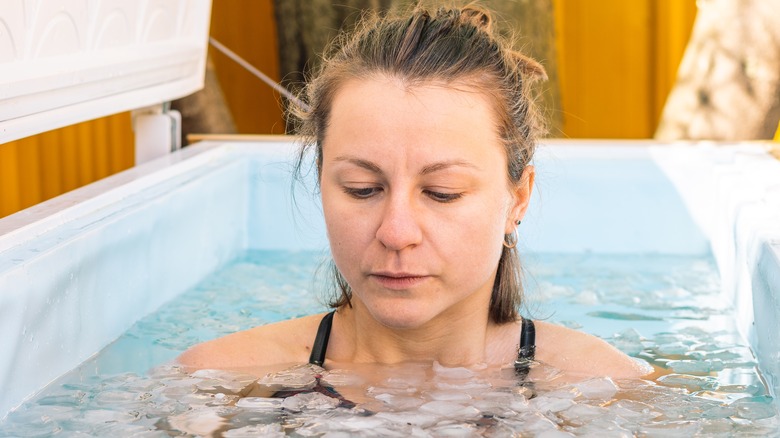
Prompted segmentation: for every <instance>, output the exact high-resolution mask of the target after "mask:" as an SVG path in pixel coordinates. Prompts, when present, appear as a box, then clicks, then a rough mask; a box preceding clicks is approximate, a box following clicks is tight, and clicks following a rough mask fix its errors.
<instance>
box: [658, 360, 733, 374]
mask: <svg viewBox="0 0 780 438" xmlns="http://www.w3.org/2000/svg"><path fill="white" fill-rule="evenodd" d="M666 366H667V367H669V368H671V369H672V371H674V372H675V373H694V374H697V373H709V372H711V371H722V370H723V362H721V360H720V359H712V360H710V359H705V360H670V361H669V362H667V363H666Z"/></svg>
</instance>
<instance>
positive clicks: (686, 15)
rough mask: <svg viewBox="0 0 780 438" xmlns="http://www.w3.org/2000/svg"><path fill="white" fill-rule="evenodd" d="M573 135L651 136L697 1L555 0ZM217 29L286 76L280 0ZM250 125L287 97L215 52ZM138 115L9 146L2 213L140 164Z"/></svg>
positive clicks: (269, 116) (230, 95) (262, 2)
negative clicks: (279, 37)
mask: <svg viewBox="0 0 780 438" xmlns="http://www.w3.org/2000/svg"><path fill="white" fill-rule="evenodd" d="M553 3H554V6H555V15H556V26H557V32H558V35H557V48H558V61H559V69H560V71H559V74H560V87H561V95H562V106H563V108H564V115H563V116H564V125H563V132H562V133H561V135H562V136H564V137H570V138H594V137H595V138H598V137H600V138H649V137H652V135H653V132H654V130H655V126H656V125H657V122H658V118H659V115H660V113H661V109H662V107H663V103H664V100H665V99H666V95H667V94H668V92H669V90H670V89H671V86H672V84H673V83H674V78H675V76H676V71H677V66H678V64H679V62H680V59H681V58H682V54H683V51H684V49H685V45H686V44H687V41H688V37H689V36H690V31H691V27H692V24H693V20H694V17H695V14H696V6H695V0H630V1H626V0H599V1H592V0H553ZM211 26H212V29H211V33H212V35H213V36H214V37H215V38H217V39H219V40H220V41H221V42H222V43H224V44H226V45H227V46H228V47H230V48H231V49H232V50H234V51H235V52H236V53H238V54H239V55H241V56H242V57H245V59H247V60H248V61H250V62H251V63H252V64H253V65H255V66H256V67H258V68H259V69H260V70H262V71H263V72H265V73H266V74H268V75H269V76H271V77H272V78H274V79H276V80H278V79H279V77H278V76H279V74H278V61H277V59H278V52H277V50H278V49H277V47H276V28H275V23H274V20H273V2H272V0H251V1H249V0H245V1H241V2H237V1H217V2H214V4H213V10H212V23H211ZM210 55H211V56H212V58H213V60H214V64H215V68H216V70H217V76H218V78H219V80H220V83H221V84H222V87H223V92H224V94H225V97H226V100H227V102H228V106H229V107H230V109H231V112H232V113H233V116H234V118H235V122H236V126H237V128H238V130H239V132H242V133H276V134H279V133H282V132H283V131H284V123H283V119H282V114H281V112H280V109H279V105H278V100H279V97H278V95H276V94H275V93H273V92H272V91H271V89H270V88H269V87H267V86H266V85H265V84H263V83H261V82H260V81H259V80H258V79H256V78H255V77H253V76H251V75H250V74H249V73H248V72H246V71H244V70H242V69H241V68H240V67H238V66H237V65H235V64H234V63H233V62H232V61H230V60H229V59H227V58H225V57H224V56H222V55H221V54H219V53H216V52H214V51H213V50H211V51H210ZM133 157H134V150H133V133H132V126H131V121H130V114H129V113H123V114H118V115H115V116H111V117H107V118H104V119H99V120H94V121H90V122H85V123H81V124H79V125H74V126H71V127H67V128H63V129H59V130H55V131H51V132H47V133H44V134H40V135H37V136H34V137H30V138H27V139H23V140H19V141H14V142H10V143H6V144H2V145H0V217H2V216H6V215H8V214H11V213H13V212H16V211H18V210H21V209H23V208H26V207H29V206H31V205H34V204H36V203H38V202H41V201H44V200H46V199H48V198H51V197H53V196H56V195H58V194H60V193H64V192H66V191H69V190H72V189H74V188H76V187H79V186H82V185H84V184H87V183H89V182H92V181H95V180H97V179H100V178H103V177H105V176H108V175H110V174H112V173H115V172H118V171H121V170H123V169H127V168H129V167H131V166H132V165H133V159H134V158H133Z"/></svg>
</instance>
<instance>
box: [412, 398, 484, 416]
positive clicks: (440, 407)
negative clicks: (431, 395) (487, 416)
mask: <svg viewBox="0 0 780 438" xmlns="http://www.w3.org/2000/svg"><path fill="white" fill-rule="evenodd" d="M420 411H422V412H427V413H430V414H435V415H439V416H441V417H444V418H459V419H461V420H468V419H470V418H476V417H479V416H480V412H479V410H478V409H477V408H475V407H473V406H465V405H462V404H459V403H453V402H448V401H431V402H428V403H425V404H423V405H422V406H420Z"/></svg>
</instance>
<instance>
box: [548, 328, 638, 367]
mask: <svg viewBox="0 0 780 438" xmlns="http://www.w3.org/2000/svg"><path fill="white" fill-rule="evenodd" d="M534 325H535V326H536V359H537V360H539V361H540V362H544V363H547V364H549V365H551V366H553V367H555V368H558V369H560V370H562V371H565V372H567V373H572V374H575V375H581V376H609V377H612V378H615V379H635V378H640V377H642V376H645V375H647V374H649V373H650V372H651V371H652V369H650V368H648V367H647V365H646V364H642V363H641V362H638V361H636V360H634V359H632V358H631V357H629V356H628V355H626V354H625V353H623V352H621V351H620V350H618V349H617V348H615V347H613V346H612V345H610V344H609V343H607V342H606V341H604V340H603V339H600V338H598V337H596V336H593V335H590V334H587V333H583V332H580V331H577V330H572V329H570V328H566V327H563V326H560V325H557V324H552V323H549V322H544V321H534Z"/></svg>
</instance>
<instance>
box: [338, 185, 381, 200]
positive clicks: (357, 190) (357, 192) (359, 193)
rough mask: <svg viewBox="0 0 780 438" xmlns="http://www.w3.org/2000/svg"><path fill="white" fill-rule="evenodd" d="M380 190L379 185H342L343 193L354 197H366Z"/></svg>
mask: <svg viewBox="0 0 780 438" xmlns="http://www.w3.org/2000/svg"><path fill="white" fill-rule="evenodd" d="M381 190H382V188H381V187H344V193H346V194H348V195H349V196H352V197H353V198H355V199H368V198H370V197H372V196H374V195H376V194H377V193H379V192H380V191H381Z"/></svg>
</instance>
